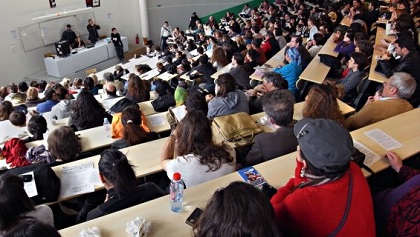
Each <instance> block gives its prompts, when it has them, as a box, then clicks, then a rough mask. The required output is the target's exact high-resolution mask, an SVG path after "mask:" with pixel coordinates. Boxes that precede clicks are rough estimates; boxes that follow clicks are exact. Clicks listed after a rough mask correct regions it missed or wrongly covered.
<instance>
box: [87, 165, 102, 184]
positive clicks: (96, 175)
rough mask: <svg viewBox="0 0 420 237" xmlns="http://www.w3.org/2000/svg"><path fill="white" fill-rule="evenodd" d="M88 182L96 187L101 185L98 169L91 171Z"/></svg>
mask: <svg viewBox="0 0 420 237" xmlns="http://www.w3.org/2000/svg"><path fill="white" fill-rule="evenodd" d="M90 182H91V183H92V184H93V185H98V186H100V185H103V183H102V181H101V179H100V178H99V169H93V170H92V173H91V176H90Z"/></svg>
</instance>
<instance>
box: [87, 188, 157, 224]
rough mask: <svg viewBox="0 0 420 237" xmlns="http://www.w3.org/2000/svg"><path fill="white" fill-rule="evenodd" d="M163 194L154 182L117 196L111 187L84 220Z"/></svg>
mask: <svg viewBox="0 0 420 237" xmlns="http://www.w3.org/2000/svg"><path fill="white" fill-rule="evenodd" d="M163 195H165V193H164V192H163V191H162V189H161V188H159V187H158V186H157V185H156V184H154V183H145V184H142V185H140V186H138V187H137V188H136V189H134V190H133V191H132V192H130V193H129V194H127V195H126V196H124V197H121V198H118V196H117V195H116V194H115V192H114V190H113V189H110V190H108V196H109V199H108V201H106V202H105V203H103V204H102V205H100V206H98V207H97V208H95V209H93V210H92V211H90V212H89V213H88V214H87V219H86V220H92V219H95V218H98V217H101V216H105V215H108V214H110V213H113V212H116V211H120V210H123V209H125V208H129V207H131V206H134V205H137V204H140V203H143V202H147V201H150V200H153V199H155V198H158V197H161V196H163Z"/></svg>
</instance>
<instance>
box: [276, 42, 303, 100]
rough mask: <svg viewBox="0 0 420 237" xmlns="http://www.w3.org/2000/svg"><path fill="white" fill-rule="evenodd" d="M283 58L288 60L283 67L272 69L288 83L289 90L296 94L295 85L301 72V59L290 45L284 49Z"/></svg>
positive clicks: (296, 50)
mask: <svg viewBox="0 0 420 237" xmlns="http://www.w3.org/2000/svg"><path fill="white" fill-rule="evenodd" d="M285 60H286V61H287V62H288V64H286V65H285V66H283V67H280V68H276V69H274V72H275V73H278V74H280V75H281V76H282V77H283V78H284V79H285V80H286V81H287V83H288V85H289V88H288V89H289V90H290V91H291V92H292V93H293V94H295V95H297V93H298V89H297V87H296V81H297V80H298V79H299V75H300V73H301V72H302V60H301V56H300V53H299V50H298V49H297V48H292V47H290V48H289V49H287V51H286V55H285Z"/></svg>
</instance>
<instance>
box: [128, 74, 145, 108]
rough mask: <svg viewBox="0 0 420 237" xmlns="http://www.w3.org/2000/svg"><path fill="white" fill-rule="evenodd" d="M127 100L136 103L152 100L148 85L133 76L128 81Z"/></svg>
mask: <svg viewBox="0 0 420 237" xmlns="http://www.w3.org/2000/svg"><path fill="white" fill-rule="evenodd" d="M125 98H127V99H129V100H131V101H133V102H134V103H140V102H143V101H147V100H150V87H149V88H148V87H147V85H146V83H145V82H144V81H143V80H142V79H140V77H139V76H137V75H133V76H131V77H130V78H129V79H128V87H127V94H126V95H125Z"/></svg>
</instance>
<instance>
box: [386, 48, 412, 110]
mask: <svg viewBox="0 0 420 237" xmlns="http://www.w3.org/2000/svg"><path fill="white" fill-rule="evenodd" d="M378 66H379V67H380V70H382V72H383V73H384V74H385V76H386V77H388V78H389V77H391V76H392V74H394V72H406V73H408V74H410V75H411V76H413V77H414V79H415V80H416V82H417V86H416V90H415V91H414V94H413V95H412V96H411V98H410V99H409V102H410V103H411V104H412V105H413V107H417V106H418V105H419V103H420V58H419V56H418V54H417V53H415V52H414V53H411V52H410V53H408V54H407V55H406V56H405V57H404V58H401V59H399V60H396V59H394V58H391V59H390V60H378Z"/></svg>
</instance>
